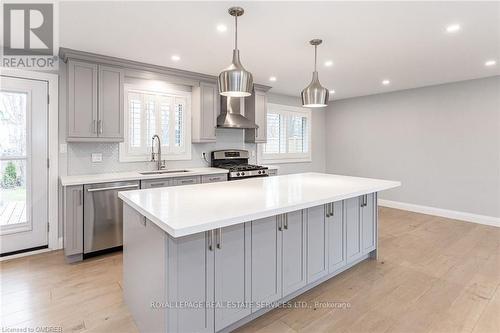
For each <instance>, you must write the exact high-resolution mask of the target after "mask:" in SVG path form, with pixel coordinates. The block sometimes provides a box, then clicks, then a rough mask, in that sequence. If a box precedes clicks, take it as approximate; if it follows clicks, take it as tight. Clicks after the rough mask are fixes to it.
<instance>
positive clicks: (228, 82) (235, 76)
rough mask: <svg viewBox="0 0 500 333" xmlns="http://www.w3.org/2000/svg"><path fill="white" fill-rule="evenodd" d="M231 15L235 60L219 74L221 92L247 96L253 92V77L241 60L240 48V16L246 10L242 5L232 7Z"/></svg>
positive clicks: (230, 95)
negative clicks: (233, 30)
mask: <svg viewBox="0 0 500 333" xmlns="http://www.w3.org/2000/svg"><path fill="white" fill-rule="evenodd" d="M228 12H229V14H230V15H231V16H234V22H235V28H236V29H235V33H234V50H233V62H232V63H231V65H229V67H228V68H226V69H225V70H224V71H222V72H221V73H220V74H219V92H220V94H221V95H223V96H229V97H246V96H250V95H251V94H252V90H253V77H252V73H250V72H248V71H247V70H245V68H244V67H243V65H241V62H240V51H239V50H238V16H241V15H243V13H244V10H243V8H241V7H231V8H229V10H228Z"/></svg>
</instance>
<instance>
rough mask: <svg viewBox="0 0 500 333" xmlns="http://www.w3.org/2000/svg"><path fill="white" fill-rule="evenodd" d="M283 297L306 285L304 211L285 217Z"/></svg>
mask: <svg viewBox="0 0 500 333" xmlns="http://www.w3.org/2000/svg"><path fill="white" fill-rule="evenodd" d="M282 237H283V273H282V275H283V297H284V296H287V295H288V294H291V293H292V292H294V291H297V290H299V289H300V288H302V287H303V286H305V285H306V279H307V277H306V255H305V252H306V247H305V244H306V239H305V223H304V219H303V211H302V210H298V211H294V212H290V213H287V214H285V215H284V217H283V232H282Z"/></svg>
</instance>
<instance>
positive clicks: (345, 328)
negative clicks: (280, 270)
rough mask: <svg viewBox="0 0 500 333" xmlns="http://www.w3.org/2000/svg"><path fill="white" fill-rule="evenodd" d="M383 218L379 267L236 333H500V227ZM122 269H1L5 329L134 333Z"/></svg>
mask: <svg viewBox="0 0 500 333" xmlns="http://www.w3.org/2000/svg"><path fill="white" fill-rule="evenodd" d="M379 221H380V228H379V236H380V242H379V251H380V252H379V260H378V261H374V260H368V261H365V262H363V263H361V264H359V265H357V266H355V267H353V268H352V269H350V270H348V271H346V272H344V273H342V274H340V275H338V276H337V277H335V278H333V279H330V280H329V281H327V282H325V283H323V284H321V285H319V286H317V287H316V288H314V289H312V290H310V291H308V292H307V293H305V294H303V295H301V296H299V297H297V298H296V299H295V300H294V301H301V302H308V304H310V305H314V304H315V302H322V303H320V304H317V306H316V307H314V306H313V307H311V308H298V309H285V308H280V309H275V310H273V311H270V312H269V313H267V314H265V315H264V316H262V317H260V318H258V319H257V320H255V321H253V322H251V323H249V324H247V325H246V326H244V327H242V328H240V329H239V330H238V332H259V333H265V332H273V333H276V332H500V228H495V227H489V226H483V225H478V224H472V223H466V222H460V221H454V220H449V219H444V218H438V217H433V216H429V215H423V214H416V213H410V212H406V211H400V210H395V209H389V208H380V220H379ZM121 265H122V257H121V254H120V253H118V254H112V255H107V256H103V257H99V258H95V259H91V260H87V261H85V262H82V263H78V264H72V265H68V264H65V263H64V258H63V255H62V252H61V251H57V252H50V253H45V254H40V255H35V256H31V257H26V258H21V259H13V260H10V261H4V262H1V263H0V269H1V275H0V279H1V281H0V287H1V290H0V294H1V304H0V306H1V309H0V310H1V319H0V321H1V323H0V325H1V326H2V327H10V328H12V327H17V328H24V327H33V328H36V327H40V326H51V327H62V331H63V332H119V333H122V332H124V333H125V332H137V328H136V327H135V325H134V322H133V320H132V318H131V316H130V314H129V312H128V310H127V308H126V306H125V305H124V303H123V298H122V289H121V281H122V278H121V271H122V266H121ZM325 302H345V304H347V305H349V307H348V308H346V307H344V308H338V307H337V308H331V307H330V308H329V307H325V306H324V304H325ZM322 304H323V306H321V305H322Z"/></svg>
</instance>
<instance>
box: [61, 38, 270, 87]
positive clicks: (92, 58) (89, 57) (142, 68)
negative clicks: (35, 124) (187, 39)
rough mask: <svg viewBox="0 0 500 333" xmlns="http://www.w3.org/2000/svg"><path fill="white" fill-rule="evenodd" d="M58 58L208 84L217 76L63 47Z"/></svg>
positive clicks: (215, 79) (255, 85)
mask: <svg viewBox="0 0 500 333" xmlns="http://www.w3.org/2000/svg"><path fill="white" fill-rule="evenodd" d="M59 58H60V59H61V60H62V61H64V62H67V61H68V59H72V60H80V61H86V62H93V63H99V64H105V65H111V66H118V67H123V68H124V69H125V70H132V71H136V73H137V72H153V73H157V74H161V75H164V76H169V77H172V76H173V77H177V78H179V77H181V78H185V79H187V80H192V81H198V82H199V81H203V82H209V83H216V82H217V76H215V75H208V74H203V73H196V72H191V71H186V70H182V69H177V68H172V67H165V66H159V65H153V64H148V63H144V62H140V61H134V60H129V59H123V58H117V57H112V56H107V55H102V54H97V53H91V52H85V51H79V50H73V49H69V48H65V47H61V48H59ZM143 75H146V74H143ZM254 87H255V88H256V89H258V90H261V91H268V90H269V89H271V88H272V87H270V86H267V85H263V84H257V83H255V84H254Z"/></svg>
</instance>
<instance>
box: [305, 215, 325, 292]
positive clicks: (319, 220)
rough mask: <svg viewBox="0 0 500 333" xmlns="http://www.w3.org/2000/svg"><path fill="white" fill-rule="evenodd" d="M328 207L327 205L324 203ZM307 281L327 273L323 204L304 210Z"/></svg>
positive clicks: (314, 279)
mask: <svg viewBox="0 0 500 333" xmlns="http://www.w3.org/2000/svg"><path fill="white" fill-rule="evenodd" d="M326 206H327V207H328V205H326ZM306 214H307V215H306V235H307V283H310V282H313V281H316V280H318V279H319V278H321V277H323V276H325V275H326V274H328V237H327V236H328V232H327V224H326V222H327V218H326V216H325V215H326V214H327V212H326V211H325V205H321V206H316V207H312V208H308V209H307V210H306Z"/></svg>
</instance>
